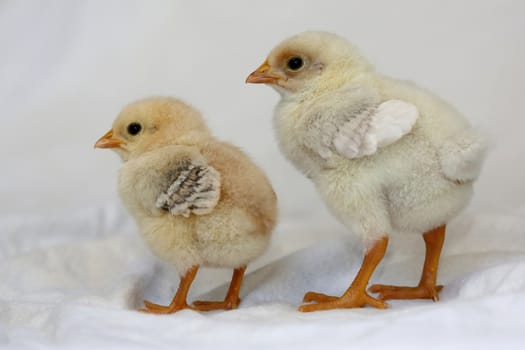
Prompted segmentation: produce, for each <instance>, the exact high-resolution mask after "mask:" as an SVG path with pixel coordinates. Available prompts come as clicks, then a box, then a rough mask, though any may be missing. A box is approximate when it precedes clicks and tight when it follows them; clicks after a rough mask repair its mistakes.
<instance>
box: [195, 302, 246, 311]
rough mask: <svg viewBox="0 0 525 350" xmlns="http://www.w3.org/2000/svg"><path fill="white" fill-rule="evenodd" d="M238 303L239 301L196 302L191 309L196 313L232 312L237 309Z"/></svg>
mask: <svg viewBox="0 0 525 350" xmlns="http://www.w3.org/2000/svg"><path fill="white" fill-rule="evenodd" d="M240 302H241V299H237V300H224V301H204V300H197V301H194V302H193V306H192V307H193V309H194V310H197V311H213V310H233V309H236V308H238V307H239V304H240Z"/></svg>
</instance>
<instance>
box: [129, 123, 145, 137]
mask: <svg viewBox="0 0 525 350" xmlns="http://www.w3.org/2000/svg"><path fill="white" fill-rule="evenodd" d="M140 130H142V126H141V125H140V124H139V123H131V124H129V125H128V133H129V134H130V135H137V134H138V133H139V132H140Z"/></svg>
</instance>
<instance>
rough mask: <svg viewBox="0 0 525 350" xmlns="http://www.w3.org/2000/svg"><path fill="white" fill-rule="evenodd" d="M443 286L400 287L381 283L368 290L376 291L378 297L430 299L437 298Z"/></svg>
mask: <svg viewBox="0 0 525 350" xmlns="http://www.w3.org/2000/svg"><path fill="white" fill-rule="evenodd" d="M441 289H443V286H425V285H419V286H417V287H402V286H389V285H383V284H374V285H373V286H371V287H370V288H369V289H368V291H369V292H370V293H378V294H379V299H381V300H389V299H432V300H434V301H438V300H439V292H440V291H441Z"/></svg>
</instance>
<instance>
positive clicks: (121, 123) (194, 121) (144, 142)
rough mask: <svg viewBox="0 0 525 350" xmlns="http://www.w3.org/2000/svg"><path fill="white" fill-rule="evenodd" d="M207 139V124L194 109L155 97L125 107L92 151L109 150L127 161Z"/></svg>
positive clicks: (175, 101) (172, 100)
mask: <svg viewBox="0 0 525 350" xmlns="http://www.w3.org/2000/svg"><path fill="white" fill-rule="evenodd" d="M210 137H211V135H210V132H209V130H208V128H207V126H206V123H205V122H204V120H203V119H202V117H201V115H200V113H199V112H198V111H197V110H195V109H194V108H193V107H191V106H189V105H187V104H185V103H184V102H182V101H180V100H177V99H174V98H164V97H156V98H148V99H144V100H139V101H136V102H133V103H131V104H129V105H127V106H126V107H124V109H123V110H122V111H121V112H120V114H119V115H118V116H117V118H116V119H115V121H114V122H113V127H112V128H111V129H110V130H109V131H108V132H107V133H106V134H105V135H104V136H102V137H101V138H100V139H99V140H98V141H97V142H96V143H95V148H112V149H113V150H115V151H116V152H117V153H118V154H119V156H120V157H121V158H122V159H123V160H128V159H129V158H132V157H136V156H139V155H141V154H142V153H144V152H148V151H151V150H153V149H156V148H158V147H162V146H167V145H173V144H181V145H195V144H198V143H199V142H201V141H202V140H204V139H208V138H210Z"/></svg>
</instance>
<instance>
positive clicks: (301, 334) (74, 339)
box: [0, 207, 525, 349]
mask: <svg viewBox="0 0 525 350" xmlns="http://www.w3.org/2000/svg"><path fill="white" fill-rule="evenodd" d="M299 226H300V225H299ZM523 227H525V207H524V208H520V209H519V210H515V211H513V212H512V213H509V214H507V215H501V214H500V215H497V214H491V215H490V214H487V215H483V214H479V215H465V216H463V217H462V219H460V220H457V221H456V222H454V223H453V224H452V225H451V226H450V228H449V234H448V237H447V240H446V244H445V252H444V255H443V258H442V262H441V272H440V277H439V279H440V281H441V282H442V283H444V284H445V288H444V290H443V291H442V293H441V301H439V302H437V303H434V302H432V301H428V300H427V301H391V302H390V304H391V305H392V307H391V309H389V310H386V311H383V310H376V309H372V308H364V309H356V310H335V311H326V312H317V313H309V314H304V313H300V312H298V311H297V310H296V308H297V306H298V305H299V304H300V301H301V298H302V296H303V294H304V293H305V292H306V291H309V290H314V291H322V292H326V293H330V294H341V293H342V292H343V291H344V290H345V289H346V288H347V286H348V284H349V282H350V281H351V279H352V278H353V276H354V275H355V273H356V271H357V269H358V268H359V266H360V263H361V249H360V248H359V244H358V243H357V242H356V241H353V240H352V239H350V238H348V237H346V236H340V237H331V238H330V239H327V240H326V241H324V242H322V243H317V244H313V245H311V246H309V247H307V248H304V249H302V250H299V251H296V252H289V251H288V252H287V253H286V255H285V256H282V252H281V254H279V253H277V251H278V249H276V248H277V247H278V246H281V245H282V243H284V242H282V241H281V240H276V241H274V247H272V249H271V251H272V252H273V256H271V255H267V256H266V257H265V258H263V259H262V260H260V261H259V262H258V264H257V265H259V266H260V265H264V266H263V267H258V266H254V267H252V268H251V269H250V271H249V273H248V274H247V276H246V278H245V281H244V286H243V288H242V292H241V298H242V303H241V306H240V308H239V309H238V310H234V311H228V312H222V311H219V312H213V313H197V312H193V311H182V312H180V313H177V314H174V315H169V316H156V315H146V314H142V313H139V312H136V311H134V309H136V308H138V307H140V306H141V301H142V299H143V298H147V299H150V300H152V301H155V302H160V303H168V302H169V301H170V300H171V297H172V294H173V293H174V291H175V289H176V287H177V283H178V280H177V277H176V275H175V272H174V271H173V270H170V268H169V267H166V266H163V265H161V264H160V263H158V262H156V261H155V259H153V258H152V257H151V256H150V255H149V254H148V253H147V251H146V250H145V248H144V247H143V245H142V243H141V242H140V241H139V239H138V234H137V233H136V232H134V226H133V223H131V222H128V219H126V216H125V215H122V214H121V213H119V210H118V209H115V208H106V209H104V210H102V209H101V210H90V211H85V212H83V213H76V214H73V215H70V216H69V219H67V220H66V219H63V218H54V219H53V218H52V219H50V218H41V219H39V220H31V221H29V222H28V220H27V218H10V219H8V220H6V219H4V220H2V221H1V222H0V230H1V231H2V232H3V233H4V234H3V235H2V241H1V242H0V243H1V247H2V255H1V256H0V259H1V260H0V261H1V265H0V281H2V283H1V285H0V295H1V300H0V321H1V323H2V331H3V334H4V335H3V339H4V341H5V342H6V343H7V344H8V345H10V346H11V347H12V348H19V347H22V346H37V345H38V346H40V347H42V348H46V349H47V348H54V347H55V346H57V345H60V346H65V347H74V348H86V349H95V348H97V349H98V348H126V349H146V348H152V347H155V348H157V347H158V348H188V349H200V348H210V347H212V348H213V349H231V348H232V347H233V348H238V349H247V348H254V349H268V348H272V349H273V348H281V349H290V348H300V349H325V348H330V349H347V348H348V347H349V344H351V345H352V347H354V346H355V347H364V346H373V347H376V346H377V347H386V346H387V347H388V348H389V349H397V348H399V349H420V348H425V349H466V348H476V349H491V348H494V347H496V346H502V347H503V348H505V349H521V348H522V347H523V342H524V341H525V333H524V332H523V330H524V329H525V318H524V317H523V311H524V310H525V234H524V232H523ZM325 229H326V228H325V227H311V228H310V230H311V231H310V232H311V233H317V234H319V235H321V234H322V233H323V231H324V230H325ZM280 230H283V231H286V233H287V234H290V235H292V236H293V237H294V238H295V239H299V238H300V237H301V236H302V235H304V232H298V231H297V227H295V228H294V227H293V226H288V227H286V226H281V227H280ZM335 231H338V232H339V233H341V231H340V230H337V229H336V230H335ZM5 233H7V234H5ZM22 237H23V238H22ZM281 237H284V235H283V236H281ZM422 257H423V243H422V240H420V239H416V237H410V238H406V239H404V240H398V241H396V240H394V241H392V242H391V245H390V247H389V250H388V254H387V256H386V258H385V259H384V261H383V262H382V264H381V265H380V266H379V268H378V269H377V271H376V273H375V275H374V277H373V280H372V282H381V283H404V284H413V283H415V282H417V280H418V277H419V270H420V267H421V263H422ZM230 273H231V272H230V271H220V273H219V274H217V271H216V270H203V271H202V272H201V274H200V275H199V276H198V278H197V281H196V283H195V285H194V286H193V288H192V290H191V293H190V300H194V299H197V298H199V299H216V300H219V299H221V298H223V297H224V295H225V293H226V289H227V285H222V286H220V287H219V288H217V289H214V286H217V285H220V284H221V283H223V282H225V281H227V280H228V278H229V274H230ZM1 339H2V338H0V341H1Z"/></svg>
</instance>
